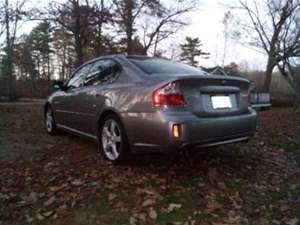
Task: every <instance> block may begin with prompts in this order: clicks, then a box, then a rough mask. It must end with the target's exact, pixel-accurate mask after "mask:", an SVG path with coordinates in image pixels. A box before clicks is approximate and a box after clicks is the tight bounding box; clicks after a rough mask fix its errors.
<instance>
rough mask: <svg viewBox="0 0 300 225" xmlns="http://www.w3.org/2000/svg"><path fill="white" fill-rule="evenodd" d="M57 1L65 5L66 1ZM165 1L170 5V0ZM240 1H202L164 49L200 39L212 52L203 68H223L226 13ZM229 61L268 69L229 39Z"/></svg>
mask: <svg viewBox="0 0 300 225" xmlns="http://www.w3.org/2000/svg"><path fill="white" fill-rule="evenodd" d="M58 1H60V2H63V0H58ZM163 1H166V2H168V1H169V0H163ZM237 1H238V0H200V4H199V6H198V7H197V10H195V11H194V12H192V13H189V15H188V18H187V22H188V24H189V25H188V26H186V27H185V28H184V29H182V30H180V31H179V33H178V34H177V35H176V36H174V37H173V38H172V39H170V40H169V42H168V43H164V44H162V48H164V49H165V50H166V51H170V48H172V46H173V43H176V44H177V46H175V47H177V48H178V45H179V43H182V42H184V38H185V36H190V37H193V38H196V37H198V38H199V39H200V40H201V42H202V43H203V47H202V48H203V51H205V52H209V53H210V57H209V59H203V58H199V62H200V65H201V66H206V67H211V66H216V65H221V66H222V64H223V63H222V61H223V60H222V58H223V48H224V47H223V46H224V35H223V30H224V26H223V24H222V20H223V18H224V14H225V13H226V12H227V11H228V10H229V6H237V5H238V2H237ZM47 2H48V0H35V1H34V4H35V6H38V7H44V6H46V5H47ZM233 13H234V12H233ZM34 25H35V23H29V24H26V25H25V26H24V27H23V28H22V31H20V32H25V33H28V32H30V30H31V28H32V27H33V26H34ZM170 46H171V47H170ZM173 47H174V46H173ZM230 62H236V63H237V64H241V65H247V66H246V67H247V69H250V70H261V69H264V67H265V64H266V56H265V55H264V54H262V53H259V52H258V51H255V50H253V49H251V48H249V47H247V46H245V45H241V44H239V43H237V41H235V40H231V39H230V40H229V41H228V47H227V51H226V60H225V65H226V64H229V63H230Z"/></svg>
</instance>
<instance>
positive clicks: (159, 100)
mask: <svg viewBox="0 0 300 225" xmlns="http://www.w3.org/2000/svg"><path fill="white" fill-rule="evenodd" d="M153 104H154V105H156V106H162V105H174V106H175V105H177V106H178V105H185V104H186V102H185V99H184V97H183V94H182V93H181V91H180V88H179V84H178V82H177V81H173V82H171V83H168V84H167V85H165V86H163V87H161V88H159V89H157V90H156V91H155V92H154V93H153Z"/></svg>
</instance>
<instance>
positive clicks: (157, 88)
mask: <svg viewBox="0 0 300 225" xmlns="http://www.w3.org/2000/svg"><path fill="white" fill-rule="evenodd" d="M53 86H54V88H55V89H56V91H55V92H54V93H52V94H51V96H50V97H49V98H48V100H47V101H46V104H45V124H46V129H47V132H48V133H49V134H54V133H55V132H56V131H57V130H64V131H68V132H71V133H74V134H77V135H80V136H84V137H87V138H89V139H92V140H95V141H96V142H97V143H99V148H100V150H101V153H102V155H103V156H104V157H105V158H106V159H107V160H109V161H111V162H113V163H115V164H118V163H122V162H125V161H126V160H128V157H129V156H130V155H131V154H135V153H145V152H163V153H171V154H172V153H175V152H176V151H178V150H180V149H188V148H201V147H207V146H218V145H223V144H228V143H234V142H241V141H246V140H248V139H249V138H251V137H252V136H253V134H254V133H255V130H256V124H257V115H256V112H255V110H253V109H252V107H251V105H250V103H249V94H250V92H249V86H250V83H249V81H248V80H246V79H243V78H238V77H230V76H227V77H224V76H217V75H210V74H208V73H206V72H204V71H202V70H201V69H199V68H196V67H192V66H189V65H187V64H183V63H180V62H175V61H171V60H168V59H164V58H158V57H147V56H135V55H123V54H116V55H108V56H103V57H100V58H97V59H94V60H91V61H89V62H86V63H85V64H83V65H82V66H80V67H79V68H78V69H76V70H75V72H74V73H73V75H72V76H71V77H70V79H69V80H67V81H66V82H62V81H56V82H54V84H53Z"/></svg>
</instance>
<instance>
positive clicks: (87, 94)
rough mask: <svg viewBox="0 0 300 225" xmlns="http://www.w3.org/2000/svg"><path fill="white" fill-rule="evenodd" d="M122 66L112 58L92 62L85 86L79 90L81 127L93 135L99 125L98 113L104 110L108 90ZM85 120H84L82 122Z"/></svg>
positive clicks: (85, 79) (78, 112)
mask: <svg viewBox="0 0 300 225" xmlns="http://www.w3.org/2000/svg"><path fill="white" fill-rule="evenodd" d="M120 72H121V67H120V65H118V64H117V63H116V62H115V61H113V60H111V59H101V60H98V61H96V62H93V63H92V64H91V68H90V70H89V72H88V74H87V76H85V78H84V81H83V87H82V88H81V89H80V90H79V91H78V99H79V102H78V104H80V108H78V111H77V114H78V115H82V116H83V117H82V118H78V120H80V121H77V123H78V124H80V129H81V131H83V132H86V133H88V134H91V135H95V131H96V129H95V127H97V122H98V121H97V115H98V113H99V112H101V111H102V109H103V105H104V104H105V100H106V96H105V94H106V90H107V88H108V87H109V86H110V85H112V84H113V83H114V82H115V81H116V80H117V79H118V77H119V75H120ZM82 121H84V122H82Z"/></svg>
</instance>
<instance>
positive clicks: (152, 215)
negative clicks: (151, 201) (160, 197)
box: [149, 208, 157, 220]
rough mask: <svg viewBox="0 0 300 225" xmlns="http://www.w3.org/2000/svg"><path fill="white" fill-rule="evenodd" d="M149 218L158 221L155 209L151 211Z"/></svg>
mask: <svg viewBox="0 0 300 225" xmlns="http://www.w3.org/2000/svg"><path fill="white" fill-rule="evenodd" d="M149 217H150V218H151V219H152V220H156V219H157V213H156V211H155V210H154V209H153V208H151V209H150V212H149Z"/></svg>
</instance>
